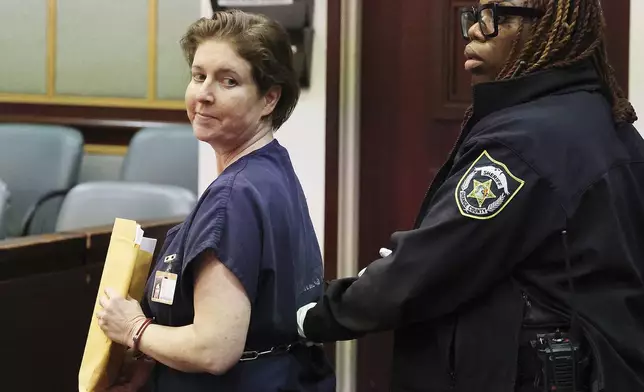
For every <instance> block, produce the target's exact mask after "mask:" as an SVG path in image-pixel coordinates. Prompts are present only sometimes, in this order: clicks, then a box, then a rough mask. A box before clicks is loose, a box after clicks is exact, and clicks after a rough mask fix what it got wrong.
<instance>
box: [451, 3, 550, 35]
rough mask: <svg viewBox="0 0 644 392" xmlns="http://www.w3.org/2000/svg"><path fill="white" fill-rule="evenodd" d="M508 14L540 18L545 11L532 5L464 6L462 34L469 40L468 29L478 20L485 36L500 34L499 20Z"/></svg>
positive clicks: (462, 11)
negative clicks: (531, 6)
mask: <svg viewBox="0 0 644 392" xmlns="http://www.w3.org/2000/svg"><path fill="white" fill-rule="evenodd" d="M506 16H521V17H524V18H540V17H542V16H543V11H542V10H539V9H536V8H530V7H513V6H505V5H499V4H498V3H487V4H484V5H481V6H478V7H464V8H462V9H461V34H463V38H464V39H466V40H469V34H468V31H469V30H470V28H471V27H472V26H473V25H474V24H475V23H477V22H478V24H479V28H480V29H481V33H483V35H484V36H485V38H494V37H496V36H497V35H499V20H501V18H505V17H506Z"/></svg>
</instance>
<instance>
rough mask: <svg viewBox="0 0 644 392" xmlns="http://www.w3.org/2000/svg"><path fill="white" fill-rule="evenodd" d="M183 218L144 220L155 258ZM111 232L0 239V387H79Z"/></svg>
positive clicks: (108, 229) (63, 391)
mask: <svg viewBox="0 0 644 392" xmlns="http://www.w3.org/2000/svg"><path fill="white" fill-rule="evenodd" d="M180 222H181V220H177V219H174V220H165V221H157V222H143V223H141V226H142V227H143V229H144V230H145V236H146V237H151V238H156V239H157V246H156V249H155V257H156V256H157V254H158V252H159V250H160V249H161V247H162V246H163V239H164V238H165V233H166V232H167V231H168V230H169V229H170V228H171V227H173V226H175V225H177V224H179V223H180ZM111 230H112V227H111V226H110V227H102V228H95V229H90V230H85V231H82V232H80V231H79V232H74V233H57V234H46V235H38V236H30V237H24V238H16V239H9V240H4V241H0V304H1V305H0V347H1V353H2V354H1V355H0V391H21V392H23V391H24V392H27V391H39V392H40V391H55V392H59V391H60V392H67V391H69V392H72V391H78V369H79V367H80V363H81V359H82V355H83V350H84V348H85V340H86V337H87V330H88V328H89V323H90V319H91V317H92V316H93V315H92V313H93V310H94V302H95V300H96V294H97V291H98V285H99V282H100V278H101V273H102V271H103V264H104V260H105V256H106V254H107V248H108V245H109V241H110V235H111Z"/></svg>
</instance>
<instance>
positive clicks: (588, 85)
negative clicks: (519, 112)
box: [473, 61, 602, 122]
mask: <svg viewBox="0 0 644 392" xmlns="http://www.w3.org/2000/svg"><path fill="white" fill-rule="evenodd" d="M601 90H602V87H601V83H600V80H599V76H598V75H597V71H596V70H595V67H594V66H593V64H592V62H590V61H583V62H580V63H578V64H575V65H572V66H570V67H566V68H559V69H549V70H546V71H540V72H535V73H532V74H528V75H525V76H522V77H518V78H513V79H507V80H499V81H495V82H489V83H480V84H478V85H476V86H474V88H473V102H474V103H473V110H474V113H473V117H474V118H475V119H474V122H476V121H477V120H480V119H482V118H483V117H485V116H487V115H488V114H491V113H493V112H496V111H498V110H502V109H505V108H509V107H511V106H515V105H519V104H522V103H525V102H529V101H533V100H535V99H538V98H541V97H544V96H547V95H555V94H564V93H570V92H575V91H601Z"/></svg>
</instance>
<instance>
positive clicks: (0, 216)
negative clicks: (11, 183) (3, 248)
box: [0, 180, 9, 240]
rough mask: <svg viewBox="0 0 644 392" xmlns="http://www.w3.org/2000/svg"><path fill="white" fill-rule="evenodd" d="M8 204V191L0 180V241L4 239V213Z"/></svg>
mask: <svg viewBox="0 0 644 392" xmlns="http://www.w3.org/2000/svg"><path fill="white" fill-rule="evenodd" d="M8 203H9V189H7V185H5V183H4V182H2V180H0V240H1V239H3V238H5V236H6V234H5V227H4V226H5V225H4V220H5V212H6V210H7V204H8Z"/></svg>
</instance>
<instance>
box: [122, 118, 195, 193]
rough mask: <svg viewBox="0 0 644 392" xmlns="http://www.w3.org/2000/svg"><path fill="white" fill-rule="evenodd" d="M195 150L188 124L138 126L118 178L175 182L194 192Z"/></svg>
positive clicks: (159, 182)
mask: <svg viewBox="0 0 644 392" xmlns="http://www.w3.org/2000/svg"><path fill="white" fill-rule="evenodd" d="M198 150H199V142H198V141H197V139H196V138H195V137H194V135H193V134H192V127H191V126H190V125H177V126H173V127H167V128H166V127H163V128H144V129H141V130H140V131H138V132H137V133H136V134H135V135H134V137H133V138H132V141H131V142H130V145H129V147H128V152H127V156H126V157H125V161H124V162H123V168H122V171H121V180H123V181H133V182H147V183H151V184H166V185H175V186H180V187H183V188H186V189H188V190H190V191H192V192H194V193H195V194H196V193H197V176H198V173H197V171H198V160H199V156H198Z"/></svg>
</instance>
